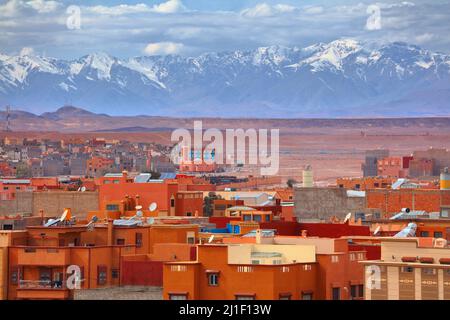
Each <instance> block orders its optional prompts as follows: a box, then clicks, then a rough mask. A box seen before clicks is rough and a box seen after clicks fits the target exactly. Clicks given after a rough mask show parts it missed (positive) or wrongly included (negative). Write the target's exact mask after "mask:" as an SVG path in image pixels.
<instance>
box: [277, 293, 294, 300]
mask: <svg viewBox="0 0 450 320" xmlns="http://www.w3.org/2000/svg"><path fill="white" fill-rule="evenodd" d="M291 297H292V294H290V293H280V298H279V300H291Z"/></svg>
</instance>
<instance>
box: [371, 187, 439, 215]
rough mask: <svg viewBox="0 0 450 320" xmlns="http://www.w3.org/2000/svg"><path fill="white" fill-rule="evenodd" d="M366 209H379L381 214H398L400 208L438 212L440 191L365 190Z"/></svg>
mask: <svg viewBox="0 0 450 320" xmlns="http://www.w3.org/2000/svg"><path fill="white" fill-rule="evenodd" d="M366 198H367V208H371V209H379V210H380V211H381V213H382V214H386V213H388V214H391V213H399V212H400V211H401V210H402V208H410V209H411V210H424V211H426V212H439V211H440V210H441V207H440V206H441V191H440V190H432V189H399V190H382V189H377V190H367V191H366Z"/></svg>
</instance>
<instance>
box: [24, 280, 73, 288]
mask: <svg viewBox="0 0 450 320" xmlns="http://www.w3.org/2000/svg"><path fill="white" fill-rule="evenodd" d="M19 289H37V290H38V289H55V290H64V289H66V286H65V284H64V281H50V280H20V281H19Z"/></svg>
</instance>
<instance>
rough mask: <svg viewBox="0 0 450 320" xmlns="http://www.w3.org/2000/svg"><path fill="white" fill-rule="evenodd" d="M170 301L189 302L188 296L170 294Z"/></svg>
mask: <svg viewBox="0 0 450 320" xmlns="http://www.w3.org/2000/svg"><path fill="white" fill-rule="evenodd" d="M169 300H187V294H178V293H177V294H174V293H169Z"/></svg>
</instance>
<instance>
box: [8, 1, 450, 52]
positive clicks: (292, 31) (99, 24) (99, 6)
mask: <svg viewBox="0 0 450 320" xmlns="http://www.w3.org/2000/svg"><path fill="white" fill-rule="evenodd" d="M449 21H450V0H446V1H442V0H432V1H424V0H411V1H391V0H384V1H383V2H375V1H361V0H316V1H313V0H147V1H145V0H138V1H125V0H109V1H104V0H83V1H79V0H72V1H66V0H52V1H45V0H29V1H27V0H6V1H5V0H0V52H1V53H5V54H18V53H20V52H22V53H30V52H34V53H37V54H40V55H47V56H53V57H59V58H76V57H80V56H83V55H85V54H88V53H92V52H106V53H109V54H112V55H115V56H117V57H130V56H139V55H158V54H181V55H198V54H200V53H203V52H210V51H223V50H236V49H252V48H256V47H260V46H268V45H284V46H306V45H311V44H313V43H317V42H328V41H332V40H335V39H338V38H343V37H350V38H356V39H360V40H363V41H369V42H373V41H376V42H392V41H405V42H409V43H413V44H417V45H420V46H422V47H424V48H427V49H432V50H436V51H441V52H446V53H450V23H449Z"/></svg>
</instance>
